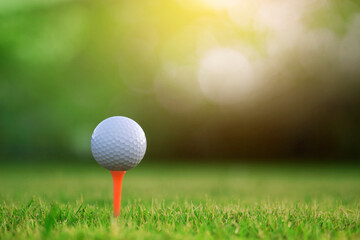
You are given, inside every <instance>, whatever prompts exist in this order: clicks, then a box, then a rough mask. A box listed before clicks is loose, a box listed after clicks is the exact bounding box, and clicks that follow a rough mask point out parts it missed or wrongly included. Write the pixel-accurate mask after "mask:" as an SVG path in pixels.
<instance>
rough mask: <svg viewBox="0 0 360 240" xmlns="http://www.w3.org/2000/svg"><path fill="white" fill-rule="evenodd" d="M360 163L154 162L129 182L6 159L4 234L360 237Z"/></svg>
mask: <svg viewBox="0 0 360 240" xmlns="http://www.w3.org/2000/svg"><path fill="white" fill-rule="evenodd" d="M359 170H360V168H359V167H358V166H356V167H353V166H348V167H344V166H343V167H339V166H326V165H325V166H320V165H317V166H312V165H307V166H304V165H302V166H300V165H286V166H284V165H236V164H231V163H219V164H214V163H211V164H206V163H203V164H196V165H191V164H190V163H184V164H180V163H175V164H174V163H172V161H170V160H169V162H168V163H166V162H163V163H156V164H153V163H152V162H151V160H149V159H145V160H144V163H142V164H140V165H139V166H138V167H137V168H135V169H133V170H131V171H128V172H127V173H126V175H125V178H124V182H123V192H122V194H123V196H122V210H121V217H120V218H118V219H114V218H112V217H111V211H112V180H111V175H110V173H109V172H108V171H106V170H104V169H103V168H101V167H100V166H98V165H96V164H94V163H90V162H84V163H76V164H73V163H71V162H65V163H63V164H59V163H52V162H44V163H43V164H40V163H34V164H32V163H25V164H7V165H4V164H3V165H1V166H0V199H1V201H0V239H47V238H48V239H360V226H359V225H360V223H359V216H360V174H359V172H360V171H359Z"/></svg>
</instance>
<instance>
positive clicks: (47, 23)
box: [0, 0, 360, 157]
mask: <svg viewBox="0 0 360 240" xmlns="http://www.w3.org/2000/svg"><path fill="white" fill-rule="evenodd" d="M346 3H347V5H346V6H353V7H348V8H346V7H344V6H345V5H344V6H343V5H342V4H340V3H338V8H335V10H336V9H338V11H339V12H340V15H342V16H345V18H347V17H348V16H350V15H352V14H355V13H356V12H358V11H359V4H358V3H356V1H346ZM335 14H338V13H335ZM328 15H329V13H328V11H326V12H325V13H323V14H322V15H321V16H324V17H323V18H321V17H319V18H318V20H316V19H315V20H312V21H310V22H311V24H312V25H313V26H315V27H316V26H321V25H324V24H326V23H327V22H326V19H327V17H328ZM209 16H214V12H213V10H210V9H198V10H194V9H191V8H186V7H184V6H183V5H181V4H180V3H179V2H177V1H166V0H157V1H141V2H133V1H96V0H90V1H81V0H78V1H62V0H53V1H43V0H33V1H26V3H24V2H23V1H19V0H17V1H10V0H5V1H1V3H0V109H1V110H0V131H1V137H0V151H1V154H2V155H3V156H5V155H12V156H14V155H18V156H25V155H26V156H28V155H35V156H38V155H45V156H48V155H50V156H66V155H71V156H74V155H77V156H79V157H88V156H89V154H90V150H89V143H90V138H91V133H92V131H93V129H94V128H95V126H96V125H97V124H98V123H99V122H100V121H101V120H103V119H105V118H107V117H109V116H113V115H124V116H128V117H130V118H133V119H135V120H136V121H137V122H139V124H140V125H142V126H143V128H144V130H145V132H146V134H147V137H148V148H149V152H148V153H149V155H148V156H150V157H167V156H172V157H197V156H206V157H289V156H295V157H296V156H300V157H302V156H326V157H344V156H348V157H354V156H359V153H360V150H359V140H358V139H359V137H360V128H359V120H360V118H359V103H360V101H359V95H358V90H359V89H358V88H357V87H356V88H353V87H351V86H353V85H351V86H350V85H349V86H350V87H349V86H348V85H347V86H344V88H345V89H346V90H344V92H346V94H341V95H338V94H336V95H333V97H329V98H326V100H325V101H321V103H320V104H318V105H315V108H316V109H319V111H317V110H314V109H312V110H311V113H310V114H309V113H307V114H308V117H307V118H305V120H304V121H300V122H296V121H295V123H294V124H289V125H287V124H286V122H287V121H288V117H287V116H288V115H292V114H295V118H296V114H297V113H296V112H295V111H293V109H292V107H289V108H286V111H284V112H272V111H271V110H269V109H273V108H277V106H278V104H279V103H281V102H284V101H286V99H287V96H288V95H286V94H285V95H279V96H277V98H275V99H271V100H270V101H269V99H266V98H265V99H264V100H262V101H259V102H256V103H254V104H252V105H250V106H246V107H243V108H241V107H240V110H239V111H234V110H233V109H232V108H231V107H229V106H226V107H222V106H218V105H216V104H214V103H211V102H208V101H205V100H204V101H201V106H200V107H199V108H198V109H197V110H196V111H193V112H191V113H187V114H177V113H173V112H171V111H168V110H167V109H166V108H164V107H163V106H162V105H161V104H160V103H159V100H158V98H157V96H156V94H155V93H154V91H153V84H154V78H156V76H157V70H158V69H160V68H161V66H162V58H164V55H166V56H168V55H169V54H170V55H171V56H170V57H172V56H176V57H178V56H181V57H178V59H182V60H184V59H186V60H184V62H186V63H187V64H194V62H191V61H192V60H188V58H187V56H188V55H187V54H188V51H191V50H192V48H193V47H192V46H191V45H190V44H189V45H184V46H177V45H176V44H175V45H174V46H172V47H171V49H172V51H171V52H170V53H169V52H166V51H164V50H163V49H162V47H163V46H164V45H166V44H168V41H169V40H170V39H171V38H173V37H174V36H176V34H177V33H178V32H179V31H182V29H183V28H184V27H185V26H187V25H189V24H190V23H192V22H194V21H197V19H202V18H206V17H209ZM215 16H217V17H219V18H220V20H218V24H219V26H218V28H223V25H221V24H222V21H223V19H226V17H224V16H223V13H222V12H220V13H217V14H215ZM227 27H228V28H230V32H231V31H232V29H233V28H234V26H232V25H231V24H230V26H227ZM334 28H336V29H341V26H340V27H339V26H338V25H336V26H334ZM339 32H341V30H339ZM237 34H240V35H242V36H245V38H246V39H253V38H254V35H253V33H251V32H249V31H247V32H246V31H242V32H241V31H238V33H237ZM180 40H184V41H185V42H186V39H185V37H184V39H180ZM359 42H360V41H359ZM256 44H258V45H261V41H260V42H257V43H256ZM184 49H186V50H184ZM356 86H358V85H356ZM314 89H316V90H320V89H321V87H318V86H315V85H314ZM316 90H315V91H316ZM169 91H170V90H169ZM170 94H173V95H177V94H178V93H177V92H176V91H174V92H170ZM295 94H296V93H295ZM334 96H336V97H334ZM298 97H299V98H302V97H305V98H306V96H304V95H302V96H301V94H300V93H299V95H298ZM249 109H250V110H249ZM259 112H261V114H259ZM244 113H246V114H244ZM299 114H301V113H299Z"/></svg>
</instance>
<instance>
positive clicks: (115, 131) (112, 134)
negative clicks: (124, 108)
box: [91, 116, 146, 171]
mask: <svg viewBox="0 0 360 240" xmlns="http://www.w3.org/2000/svg"><path fill="white" fill-rule="evenodd" d="M145 151H146V137H145V133H144V131H143V130H142V128H141V127H140V126H139V124H137V123H136V122H135V121H134V120H132V119H130V118H127V117H121V116H115V117H110V118H107V119H105V120H104V121H102V122H101V123H99V125H97V127H96V128H95V130H94V132H93V134H92V136H91V152H92V154H93V156H94V158H95V160H96V161H97V162H98V163H99V164H100V165H101V166H102V167H104V168H106V169H108V170H111V171H127V170H130V169H131V168H134V167H136V165H138V164H139V163H140V161H141V160H142V158H143V157H144V155H145Z"/></svg>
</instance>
